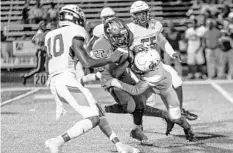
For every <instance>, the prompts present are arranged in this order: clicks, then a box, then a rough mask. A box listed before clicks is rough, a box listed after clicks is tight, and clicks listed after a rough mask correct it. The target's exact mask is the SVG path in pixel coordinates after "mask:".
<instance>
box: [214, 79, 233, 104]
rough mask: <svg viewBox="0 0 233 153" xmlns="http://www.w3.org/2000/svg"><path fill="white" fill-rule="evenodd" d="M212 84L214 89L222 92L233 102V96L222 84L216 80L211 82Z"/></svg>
mask: <svg viewBox="0 0 233 153" xmlns="http://www.w3.org/2000/svg"><path fill="white" fill-rule="evenodd" d="M210 84H211V86H212V87H213V88H214V89H216V90H217V91H218V92H219V93H220V94H222V96H223V97H225V98H226V99H227V100H228V101H229V102H231V103H232V104H233V97H232V96H231V95H230V94H229V93H228V92H227V91H226V90H224V89H223V88H222V87H221V86H220V85H218V84H217V83H215V82H210Z"/></svg>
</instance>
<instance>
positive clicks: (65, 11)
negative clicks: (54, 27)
mask: <svg viewBox="0 0 233 153" xmlns="http://www.w3.org/2000/svg"><path fill="white" fill-rule="evenodd" d="M85 23H86V17H85V15H84V12H83V11H82V9H81V8H79V7H78V6H76V5H65V6H64V7H62V8H61V11H60V12H59V22H58V24H59V26H67V25H74V24H76V25H80V26H82V27H85Z"/></svg>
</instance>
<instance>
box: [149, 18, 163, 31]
mask: <svg viewBox="0 0 233 153" xmlns="http://www.w3.org/2000/svg"><path fill="white" fill-rule="evenodd" d="M149 28H150V29H154V30H156V31H157V32H162V31H163V25H162V23H161V22H160V21H158V20H155V19H151V20H150V22H149Z"/></svg>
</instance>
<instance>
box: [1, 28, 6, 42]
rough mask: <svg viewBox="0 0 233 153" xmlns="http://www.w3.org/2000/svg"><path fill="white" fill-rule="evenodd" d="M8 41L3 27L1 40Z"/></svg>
mask: <svg viewBox="0 0 233 153" xmlns="http://www.w3.org/2000/svg"><path fill="white" fill-rule="evenodd" d="M4 41H6V36H5V35H4V32H3V30H2V29H1V42H4Z"/></svg>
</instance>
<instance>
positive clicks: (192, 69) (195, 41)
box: [185, 19, 205, 79]
mask: <svg viewBox="0 0 233 153" xmlns="http://www.w3.org/2000/svg"><path fill="white" fill-rule="evenodd" d="M203 33H204V29H203V28H201V27H198V24H197V20H196V19H194V20H193V21H192V22H191V25H190V27H189V28H188V29H187V30H186V31H185V38H186V39H187V41H188V47H187V64H188V69H189V73H188V76H187V78H188V79H195V75H197V76H196V77H198V78H203V75H204V72H203V71H202V70H203V68H202V67H203V64H204V63H205V59H204V54H203V45H202V40H201V39H202V37H203ZM197 70H199V71H197ZM197 72H198V73H197Z"/></svg>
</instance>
